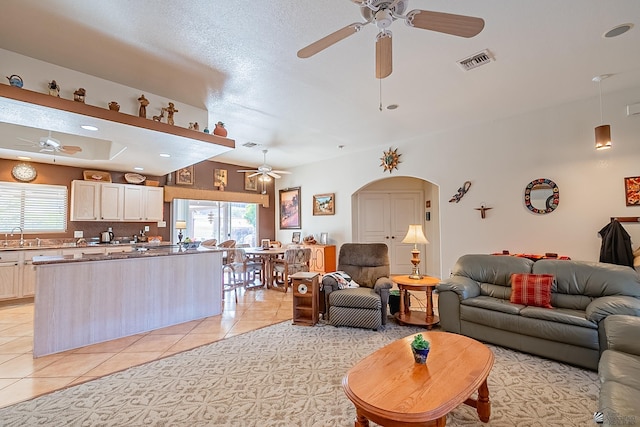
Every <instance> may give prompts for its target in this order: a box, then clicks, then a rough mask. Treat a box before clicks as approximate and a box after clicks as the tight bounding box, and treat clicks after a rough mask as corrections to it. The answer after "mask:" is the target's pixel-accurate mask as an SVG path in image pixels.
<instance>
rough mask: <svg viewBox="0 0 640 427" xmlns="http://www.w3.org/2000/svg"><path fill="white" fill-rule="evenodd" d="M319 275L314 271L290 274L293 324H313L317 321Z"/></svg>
mask: <svg viewBox="0 0 640 427" xmlns="http://www.w3.org/2000/svg"><path fill="white" fill-rule="evenodd" d="M319 276H320V275H319V274H318V273H314V272H309V273H307V272H299V273H295V274H292V275H291V276H290V277H291V281H292V284H293V324H294V325H305V326H313V325H315V324H316V323H318V313H319V305H318V296H319V294H320V283H319V281H318V278H319Z"/></svg>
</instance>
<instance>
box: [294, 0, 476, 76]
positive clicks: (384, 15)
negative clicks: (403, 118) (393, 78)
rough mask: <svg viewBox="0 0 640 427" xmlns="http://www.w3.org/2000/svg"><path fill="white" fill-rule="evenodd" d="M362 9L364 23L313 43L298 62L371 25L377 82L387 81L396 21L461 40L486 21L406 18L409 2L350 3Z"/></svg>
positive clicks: (414, 14) (427, 14) (434, 15)
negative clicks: (376, 28) (374, 37)
mask: <svg viewBox="0 0 640 427" xmlns="http://www.w3.org/2000/svg"><path fill="white" fill-rule="evenodd" d="M351 1H352V2H353V3H356V4H358V5H359V6H360V14H361V15H362V17H363V18H364V20H365V22H355V23H353V24H349V25H347V26H346V27H344V28H342V29H340V30H338V31H335V32H333V33H331V34H329V35H328V36H326V37H323V38H321V39H320V40H318V41H316V42H313V43H311V44H310V45H309V46H307V47H304V48H302V49H300V50H299V51H298V57H299V58H309V57H310V56H313V55H315V54H316V53H318V52H321V51H323V50H324V49H326V48H328V47H329V46H331V45H333V44H335V43H337V42H339V41H340V40H343V39H345V38H347V37H349V36H350V35H352V34H355V33H357V32H358V31H360V30H361V29H362V27H364V26H365V25H368V24H370V23H372V22H373V23H375V25H376V27H378V30H379V32H378V35H377V36H376V78H377V79H384V78H385V77H388V76H389V75H390V74H391V72H392V70H393V67H392V56H391V37H392V34H391V31H390V30H388V28H389V26H390V25H391V23H392V22H393V21H395V20H396V19H402V20H404V22H405V23H406V24H407V25H408V26H410V27H414V28H421V29H423V30H430V31H437V32H439V33H445V34H451V35H453V36H459V37H467V38H469V37H473V36H475V35H477V34H478V33H480V31H482V29H483V28H484V20H483V19H482V18H475V17H472V16H465V15H454V14H451V13H444V12H431V11H427V10H420V9H414V10H412V11H410V12H407V13H406V14H405V10H406V8H407V2H408V0H351Z"/></svg>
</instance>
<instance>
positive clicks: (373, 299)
mask: <svg viewBox="0 0 640 427" xmlns="http://www.w3.org/2000/svg"><path fill="white" fill-rule="evenodd" d="M329 305H330V306H338V307H353V308H365V309H370V310H378V311H380V308H381V307H382V305H381V302H380V295H378V294H377V293H376V292H375V291H374V290H373V289H369V288H353V289H342V290H340V291H333V292H331V293H330V294H329ZM378 316H380V314H378Z"/></svg>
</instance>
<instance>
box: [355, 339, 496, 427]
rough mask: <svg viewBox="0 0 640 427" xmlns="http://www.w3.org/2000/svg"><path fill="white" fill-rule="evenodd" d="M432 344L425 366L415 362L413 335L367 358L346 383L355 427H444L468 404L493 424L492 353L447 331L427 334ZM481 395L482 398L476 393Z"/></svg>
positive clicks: (483, 419)
mask: <svg viewBox="0 0 640 427" xmlns="http://www.w3.org/2000/svg"><path fill="white" fill-rule="evenodd" d="M422 335H423V336H424V338H425V339H426V340H428V341H429V342H430V343H431V350H430V351H429V356H428V358H427V364H426V365H419V364H417V363H415V362H414V360H413V355H412V354H411V348H410V343H411V341H412V340H413V337H414V335H411V336H409V337H406V338H403V339H400V340H397V341H394V342H393V343H391V344H389V345H387V346H386V347H383V348H381V349H380V350H378V351H376V352H375V353H373V354H371V355H369V356H367V357H365V358H364V359H362V360H361V361H360V362H359V363H358V364H357V365H355V366H354V367H353V368H351V369H350V370H349V372H347V375H345V377H344V378H343V379H342V387H343V388H344V391H345V393H346V395H347V397H348V398H349V399H350V400H351V401H352V402H353V404H354V405H355V407H356V420H355V424H354V425H355V427H367V426H369V420H371V421H374V422H376V423H378V424H380V425H384V426H438V427H439V426H444V425H445V423H446V418H447V414H448V413H449V412H451V411H453V410H454V409H455V408H457V407H458V406H459V405H460V404H462V403H466V404H467V405H470V406H472V407H474V408H476V410H477V412H478V417H479V418H480V420H481V421H483V422H485V423H486V422H488V421H489V416H490V415H491V403H490V402H489V388H488V387H487V377H488V376H489V372H490V371H491V368H492V367H493V353H492V352H491V350H490V349H489V348H488V347H487V346H485V345H484V344H482V343H480V342H478V341H476V340H473V339H471V338H468V337H465V336H462V335H457V334H450V333H447V332H423V333H422ZM476 391H477V392H478V398H477V399H472V398H471V395H473V393H475V392H476Z"/></svg>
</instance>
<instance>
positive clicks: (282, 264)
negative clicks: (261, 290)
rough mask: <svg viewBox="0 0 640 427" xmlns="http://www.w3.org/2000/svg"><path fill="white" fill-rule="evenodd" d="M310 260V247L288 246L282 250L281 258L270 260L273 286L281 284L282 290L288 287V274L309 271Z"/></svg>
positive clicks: (277, 286) (285, 290) (276, 286)
mask: <svg viewBox="0 0 640 427" xmlns="http://www.w3.org/2000/svg"><path fill="white" fill-rule="evenodd" d="M310 260H311V249H310V248H289V249H287V250H285V251H284V256H283V257H282V258H275V259H273V260H272V261H271V265H272V268H273V277H274V283H273V284H272V286H273V287H274V288H276V289H277V288H279V287H280V286H279V285H282V287H283V292H287V289H288V288H289V281H290V279H289V276H290V275H292V274H294V273H298V272H300V271H309V261H310Z"/></svg>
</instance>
